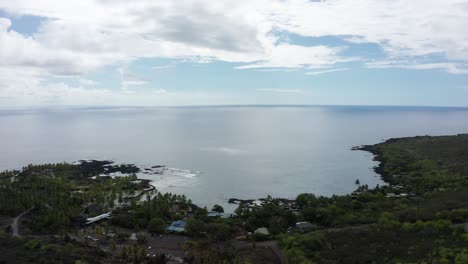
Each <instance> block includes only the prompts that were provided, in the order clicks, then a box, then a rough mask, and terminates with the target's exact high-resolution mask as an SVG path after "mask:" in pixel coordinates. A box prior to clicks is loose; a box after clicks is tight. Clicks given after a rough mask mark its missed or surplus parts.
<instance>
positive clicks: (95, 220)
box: [86, 212, 112, 225]
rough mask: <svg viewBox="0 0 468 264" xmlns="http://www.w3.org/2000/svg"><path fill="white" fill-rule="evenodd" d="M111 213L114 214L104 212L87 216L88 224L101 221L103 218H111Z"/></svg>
mask: <svg viewBox="0 0 468 264" xmlns="http://www.w3.org/2000/svg"><path fill="white" fill-rule="evenodd" d="M111 214H112V212H108V213H105V214H102V215H98V216H95V217H90V218H87V219H86V225H89V224H92V223H94V222H97V221H100V220H102V219H106V218H110V216H111Z"/></svg>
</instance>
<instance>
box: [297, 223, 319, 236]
mask: <svg viewBox="0 0 468 264" xmlns="http://www.w3.org/2000/svg"><path fill="white" fill-rule="evenodd" d="M296 228H297V230H298V231H299V232H301V233H306V232H310V231H312V230H315V229H317V226H316V225H313V224H311V223H309V222H297V223H296Z"/></svg>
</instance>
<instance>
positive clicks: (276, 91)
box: [257, 88, 302, 93]
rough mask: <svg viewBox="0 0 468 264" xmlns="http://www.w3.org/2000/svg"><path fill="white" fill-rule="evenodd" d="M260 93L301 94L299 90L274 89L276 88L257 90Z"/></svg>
mask: <svg viewBox="0 0 468 264" xmlns="http://www.w3.org/2000/svg"><path fill="white" fill-rule="evenodd" d="M257 91H260V92H273V93H302V90H300V89H276V88H261V89H257Z"/></svg>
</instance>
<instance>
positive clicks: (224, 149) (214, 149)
mask: <svg viewBox="0 0 468 264" xmlns="http://www.w3.org/2000/svg"><path fill="white" fill-rule="evenodd" d="M201 151H209V152H217V153H222V154H228V155H239V154H242V153H244V151H243V150H241V149H237V148H230V147H206V148H201Z"/></svg>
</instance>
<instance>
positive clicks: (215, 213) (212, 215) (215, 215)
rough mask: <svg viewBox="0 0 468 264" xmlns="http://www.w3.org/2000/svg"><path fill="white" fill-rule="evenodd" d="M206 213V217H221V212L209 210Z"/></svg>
mask: <svg viewBox="0 0 468 264" xmlns="http://www.w3.org/2000/svg"><path fill="white" fill-rule="evenodd" d="M206 215H207V216H208V217H212V218H217V217H222V216H223V213H220V212H215V211H211V212H208V213H207V214H206Z"/></svg>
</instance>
